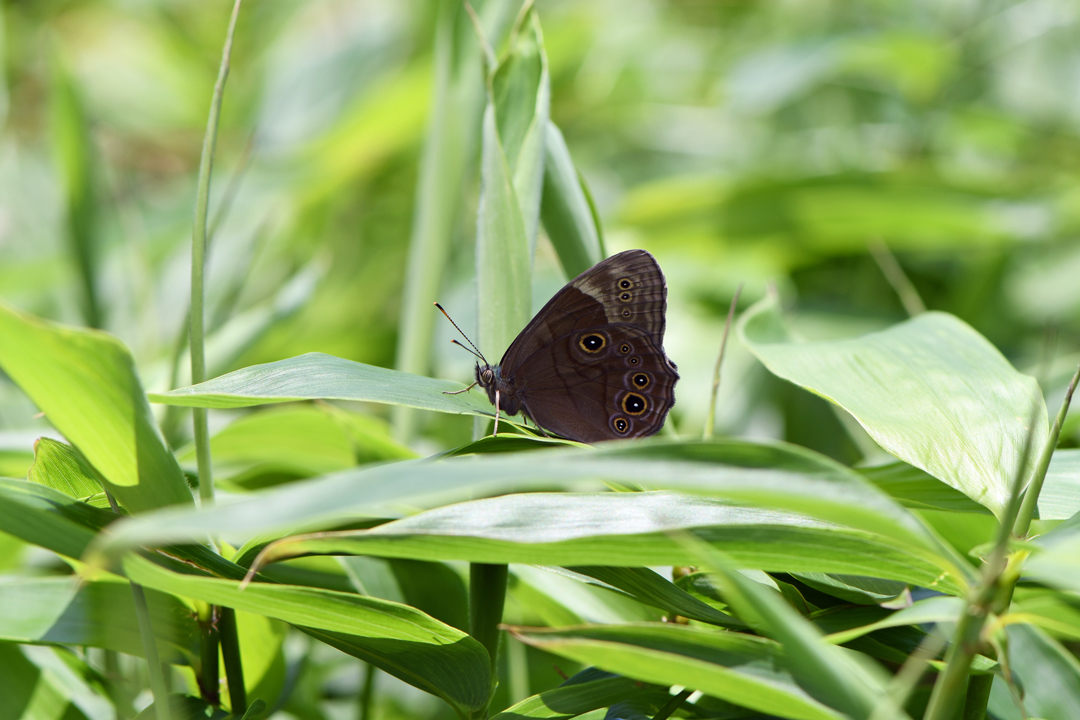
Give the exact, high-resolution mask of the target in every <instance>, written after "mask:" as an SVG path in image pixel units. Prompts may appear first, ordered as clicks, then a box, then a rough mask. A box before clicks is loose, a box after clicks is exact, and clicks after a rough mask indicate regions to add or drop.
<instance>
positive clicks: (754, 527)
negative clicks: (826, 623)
mask: <svg viewBox="0 0 1080 720" xmlns="http://www.w3.org/2000/svg"><path fill="white" fill-rule="evenodd" d="M678 531H690V532H692V533H693V534H694V535H695V536H696V537H698V538H700V539H701V540H703V541H704V542H708V543H710V544H715V545H717V546H719V547H723V548H724V549H725V551H726V552H728V553H729V554H731V555H732V556H733V557H735V558H736V559H737V560H738V561H739V562H740V563H741V564H742V565H743V566H744V567H751V568H758V569H762V570H767V571H773V572H792V571H804V572H814V571H817V572H832V573H842V574H849V575H867V576H874V577H884V578H890V579H894V580H900V581H903V582H910V583H913V584H916V585H922V586H926V587H934V588H937V589H941V590H944V591H946V592H951V593H957V592H959V591H960V590H961V588H962V585H960V584H958V578H957V577H955V576H954V575H952V574H951V573H950V571H949V570H947V569H946V567H948V563H947V562H944V561H942V560H941V559H940V558H938V557H936V556H934V555H933V554H931V553H929V552H925V551H923V552H919V550H918V549H917V548H912V547H911V546H910V545H909V544H908V543H904V542H897V541H890V540H889V539H888V538H886V537H883V536H881V535H875V534H872V533H868V532H865V531H861V530H854V529H851V528H844V527H840V526H837V525H835V524H833V523H823V522H820V521H816V520H813V519H812V518H810V517H808V516H806V515H801V514H798V513H789V512H779V511H776V510H759V509H755V508H749V507H745V506H742V505H732V504H729V503H724V502H720V501H716V500H709V499H706V498H700V497H694V496H690V495H681V494H676V493H670V492H643V493H599V494H579V493H538V494H533V493H519V494H514V495H504V496H501V497H496V498H489V499H486V500H475V501H472V502H466V503H461V504H457V505H449V506H445V507H441V508H436V509H434V510H428V511H426V512H422V513H420V514H418V515H413V516H411V517H408V518H405V519H402V520H396V521H394V522H390V523H386V524H384V525H379V526H378V527H375V528H372V529H370V530H355V531H344V532H325V533H317V534H314V535H299V536H296V537H292V538H287V539H284V540H279V541H277V542H275V543H273V544H271V545H270V546H269V547H268V548H267V549H266V550H264V551H263V560H264V561H266V562H272V561H275V560H278V559H282V558H288V557H294V556H296V555H302V554H309V553H319V554H336V555H340V554H353V555H376V556H383V557H408V558H415V559H423V560H467V561H469V562H480V563H529V564H540V565H565V566H575V565H606V566H640V565H687V564H690V565H692V564H694V563H693V560H694V556H693V554H692V553H688V552H687V551H686V549H685V547H684V546H683V545H682V543H681V542H680V541H679V540H678V539H677V538H676V537H673V536H672V534H673V533H677V532H678ZM653 604H655V603H653ZM714 619H715V618H714Z"/></svg>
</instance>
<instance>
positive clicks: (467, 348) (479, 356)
mask: <svg viewBox="0 0 1080 720" xmlns="http://www.w3.org/2000/svg"><path fill="white" fill-rule="evenodd" d="M450 342H452V343H454V344H455V345H457V346H459V347H463V348H465V349H466V350H468V351H469V352H470V353H472V354H473V355H475V356H476V357H478V358H480V359H481V360H484V362H487V360H485V359H484V356H483V355H480V354H479V353H476V352H474V351H473V349H472V348H471V347H469V346H468V345H462V344H461V343H459V342H458V341H457V339H454V340H451V341H450Z"/></svg>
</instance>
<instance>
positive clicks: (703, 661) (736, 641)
mask: <svg viewBox="0 0 1080 720" xmlns="http://www.w3.org/2000/svg"><path fill="white" fill-rule="evenodd" d="M512 632H513V634H514V636H515V637H517V638H519V639H520V640H522V641H523V642H526V643H528V644H530V645H533V646H534V647H538V648H541V649H543V650H546V651H547V652H550V653H554V654H556V655H561V656H563V657H568V658H571V659H572V660H575V661H577V662H580V663H584V664H588V665H595V666H596V667H598V668H601V669H604V670H607V671H609V672H614V673H618V674H620V675H626V676H627V677H631V678H634V679H636V680H640V681H642V682H649V683H656V684H659V685H682V686H685V687H688V688H691V689H694V690H700V691H701V692H703V693H706V694H708V695H711V696H713V697H717V698H721V699H723V700H727V701H729V702H732V703H735V704H737V705H742V706H745V707H748V708H751V709H753V710H757V711H759V712H762V713H767V714H770V715H779V716H781V717H785V718H797V719H805V720H825V719H828V720H839V719H840V718H843V717H844V716H843V715H841V714H840V713H837V712H835V711H833V710H831V709H830V708H828V707H826V706H825V705H822V704H821V703H820V702H818V701H817V700H815V699H814V698H813V697H811V696H810V695H808V694H807V693H806V692H805V691H804V690H803V689H802V688H800V687H799V686H798V685H797V684H796V683H795V681H794V679H793V678H792V676H791V674H790V673H789V672H788V670H787V669H786V667H785V660H784V656H783V653H782V651H781V650H780V648H779V646H778V645H776V644H775V643H773V642H770V641H768V640H765V639H763V638H757V637H753V636H751V635H744V634H742V633H731V632H724V631H718V630H712V629H709V630H706V629H703V628H696V627H687V626H684V625H677V624H672V623H634V624H628V625H618V626H602V625H601V626H582V627H577V628H563V629H553V630H524V629H520V628H518V629H512Z"/></svg>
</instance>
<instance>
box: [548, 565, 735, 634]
mask: <svg viewBox="0 0 1080 720" xmlns="http://www.w3.org/2000/svg"><path fill="white" fill-rule="evenodd" d="M567 569H568V570H571V571H573V572H575V573H580V574H581V575H585V576H588V577H590V578H594V579H596V580H599V581H600V582H602V583H603V584H604V585H610V586H611V587H614V588H618V589H619V590H621V591H623V592H625V593H627V594H629V595H631V596H633V597H634V598H636V599H637V600H638V601H640V602H643V603H645V604H646V605H651V606H653V607H656V608H660V609H661V610H666V611H667V612H670V613H672V614H673V615H681V616H683V617H685V618H689V619H691V620H698V621H700V622H705V623H709V624H711V625H720V626H721V627H735V628H739V627H744V624H743V623H742V622H741V621H740V620H738V619H736V618H733V617H731V616H730V615H727V614H725V613H722V612H720V611H719V610H717V609H716V608H714V607H712V606H711V605H708V604H707V603H704V602H702V601H701V600H698V599H697V598H696V597H694V596H693V595H691V594H690V593H688V592H686V591H685V590H683V589H682V588H680V587H679V586H678V585H675V584H674V583H672V582H670V581H668V580H666V579H665V578H663V577H661V576H660V575H659V574H658V573H656V572H655V571H653V570H650V569H649V568H645V567H604V566H600V565H592V566H588V565H585V566H577V567H570V568H567Z"/></svg>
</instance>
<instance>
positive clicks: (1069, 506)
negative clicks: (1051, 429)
mask: <svg viewBox="0 0 1080 720" xmlns="http://www.w3.org/2000/svg"><path fill="white" fill-rule="evenodd" d="M1078 512H1080V450H1077V449H1068V450H1057V451H1055V452H1054V455H1053V457H1051V458H1050V468H1049V469H1048V470H1047V471H1046V480H1045V481H1044V482H1043V486H1042V491H1041V492H1040V493H1039V518H1040V519H1042V520H1066V519H1068V518H1071V517H1072V516H1074V515H1076V514H1077V513H1078Z"/></svg>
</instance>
